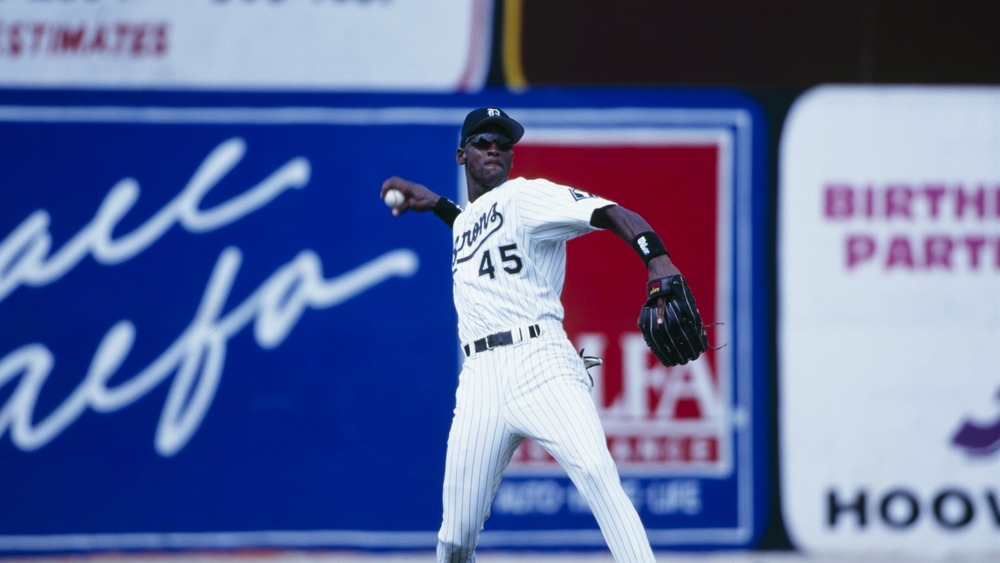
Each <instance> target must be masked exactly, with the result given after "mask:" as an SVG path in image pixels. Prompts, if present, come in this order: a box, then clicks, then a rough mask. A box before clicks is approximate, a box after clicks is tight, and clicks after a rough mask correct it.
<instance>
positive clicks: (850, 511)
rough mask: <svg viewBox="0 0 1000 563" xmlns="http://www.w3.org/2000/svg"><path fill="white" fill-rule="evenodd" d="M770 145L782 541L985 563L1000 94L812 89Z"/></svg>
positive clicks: (992, 549) (995, 493)
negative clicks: (774, 159)
mask: <svg viewBox="0 0 1000 563" xmlns="http://www.w3.org/2000/svg"><path fill="white" fill-rule="evenodd" d="M780 151H781V152H780V196H779V199H780V202H781V203H780V209H779V215H780V217H779V235H778V238H779V274H778V277H779V284H780V285H779V293H778V294H779V306H778V309H779V326H778V330H779V336H778V350H779V370H780V376H779V377H780V380H779V390H780V391H779V392H780V409H781V410H780V421H779V425H780V439H781V446H780V451H781V471H782V473H781V475H782V483H781V486H782V502H783V514H784V519H785V523H786V526H787V528H788V530H789V534H790V537H791V539H792V542H793V543H794V544H795V545H796V546H797V547H798V548H800V549H803V550H806V551H817V552H837V553H856V552H873V551H884V552H889V551H891V552H893V553H906V552H913V553H919V554H930V553H937V554H945V553H948V554H955V553H959V554H961V553H975V554H983V553H985V554H987V555H988V556H991V557H992V556H993V555H994V554H995V555H996V556H998V557H1000V88H932V87H833V86H828V87H820V88H817V89H814V90H811V91H810V92H807V93H806V94H805V95H803V97H802V98H800V99H799V100H798V101H797V102H796V103H795V104H794V106H793V107H792V110H791V111H790V113H789V116H788V120H787V123H786V126H785V129H784V132H783V135H782V139H781V148H780Z"/></svg>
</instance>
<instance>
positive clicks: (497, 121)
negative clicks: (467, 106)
mask: <svg viewBox="0 0 1000 563" xmlns="http://www.w3.org/2000/svg"><path fill="white" fill-rule="evenodd" d="M490 125H496V126H498V127H500V128H501V129H503V130H504V131H506V132H507V135H508V136H509V137H510V140H511V142H512V143H516V142H518V141H520V140H521V136H522V135H524V127H522V126H521V124H520V123H518V122H516V121H514V120H513V119H511V118H510V116H508V115H507V114H506V113H504V111H503V110H502V109H500V108H478V109H474V110H472V111H470V112H469V115H467V116H465V123H463V124H462V144H461V145H460V146H463V147H464V146H465V143H466V142H468V140H469V137H471V136H473V135H475V134H476V133H481V132H483V131H484V130H485V129H486V128H487V127H489V126H490Z"/></svg>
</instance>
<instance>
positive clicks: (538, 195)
mask: <svg viewBox="0 0 1000 563" xmlns="http://www.w3.org/2000/svg"><path fill="white" fill-rule="evenodd" d="M515 182H516V184H515V185H516V189H517V190H518V201H517V206H518V214H519V216H520V220H521V225H522V227H523V228H524V229H525V230H527V231H528V232H529V233H530V234H531V236H532V238H534V239H536V240H570V239H572V238H576V237H578V236H580V235H583V234H586V233H589V232H591V231H595V230H597V227H594V226H593V225H591V224H590V218H591V216H592V215H593V213H594V210H596V209H600V208H602V207H607V206H609V205H615V202H614V201H611V200H609V199H605V198H603V197H600V196H597V195H594V194H591V193H588V192H585V191H583V190H579V189H576V188H572V187H569V186H563V185H560V184H556V183H554V182H550V181H549V180H543V179H537V180H525V179H523V178H518V179H517V180H515Z"/></svg>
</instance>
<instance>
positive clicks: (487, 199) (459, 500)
mask: <svg viewBox="0 0 1000 563" xmlns="http://www.w3.org/2000/svg"><path fill="white" fill-rule="evenodd" d="M523 134H524V128H523V127H522V126H521V125H520V124H519V123H518V122H516V121H514V120H513V119H511V118H510V117H509V116H508V115H507V114H506V113H505V112H503V111H502V110H500V109H499V108H479V109H475V110H473V111H472V112H470V113H469V114H468V116H467V118H466V119H465V122H464V124H463V126H462V131H461V146H460V147H459V148H458V151H457V153H456V161H457V162H458V164H459V165H460V166H464V167H465V178H466V182H467V189H468V196H469V203H468V205H467V207H466V208H465V209H464V210H462V209H460V208H459V207H458V206H457V205H455V204H454V203H452V202H451V201H449V200H448V199H446V198H443V197H441V196H439V195H438V194H436V193H434V192H433V191H431V190H430V189H428V188H427V187H425V186H423V185H420V184H416V183H413V182H409V181H406V180H404V179H402V178H396V177H394V178H390V179H388V180H386V181H385V182H384V183H383V185H382V192H381V193H382V197H383V198H385V197H386V195H387V194H388V193H389V192H390V191H391V190H398V191H399V192H401V193H402V194H403V200H402V202H401V203H399V204H397V205H396V206H395V207H394V209H393V214H394V215H400V214H402V213H404V212H406V211H409V210H413V211H433V212H434V214H435V215H437V216H438V217H440V218H441V219H442V220H443V221H445V223H447V224H449V225H451V226H452V229H453V248H452V273H453V277H454V299H455V307H456V309H457V311H458V334H459V340H460V343H461V347H462V353H463V354H464V355H465V360H464V362H463V365H462V371H461V374H460V376H459V383H458V390H457V393H456V404H455V411H454V418H453V420H452V426H451V431H450V434H449V437H448V451H447V459H446V463H445V476H444V492H443V501H444V507H443V518H442V523H441V529H440V531H439V533H438V544H437V558H438V561H475V553H474V552H475V549H476V543H477V542H478V539H479V534H480V532H481V530H482V528H483V524H484V523H485V521H486V519H487V518H488V517H489V512H490V504H491V503H492V501H493V496H494V494H495V493H496V491H497V488H498V487H499V485H500V480H501V477H502V474H503V472H504V470H505V469H506V467H507V464H508V463H509V462H510V459H511V457H512V455H513V454H514V451H515V449H516V448H517V447H518V445H519V444H520V443H521V442H522V441H523V440H524V439H525V438H530V439H532V440H534V441H535V442H537V443H538V444H539V445H540V446H542V447H543V448H545V450H546V451H547V452H548V453H549V454H551V455H552V456H553V457H554V458H555V459H556V460H557V461H558V462H559V463H560V465H561V466H562V467H563V468H564V469H565V471H566V472H567V473H568V475H569V477H570V479H571V480H572V481H573V483H574V485H575V486H576V487H577V489H578V490H579V492H580V494H581V495H582V496H583V498H584V499H585V500H586V502H587V504H588V506H589V507H590V509H591V511H592V512H593V514H594V516H595V517H596V519H597V522H598V524H599V525H600V528H601V532H602V534H603V535H604V539H605V541H606V542H607V544H608V547H609V548H610V550H611V553H612V554H613V555H614V557H615V560H617V561H621V562H624V561H628V562H640V561H655V559H654V557H653V551H652V549H651V548H650V544H649V540H648V538H647V537H646V532H645V530H644V528H643V525H642V522H641V521H640V519H639V515H638V513H637V512H636V509H635V507H634V506H633V505H632V503H631V502H630V501H629V498H628V496H626V494H625V491H624V490H623V488H622V486H621V480H620V478H619V476H618V471H617V468H616V467H615V465H614V461H613V460H612V458H611V455H610V453H609V452H608V448H607V441H606V438H605V435H604V430H603V428H602V427H601V423H600V420H599V418H598V415H597V410H596V406H595V404H594V401H593V399H592V398H591V395H590V387H591V384H592V382H591V379H590V378H589V376H588V374H587V372H586V368H585V365H584V359H583V358H581V356H580V355H579V354H577V353H576V351H575V350H574V348H573V345H572V343H571V342H570V341H569V339H568V337H567V336H566V333H565V331H564V329H563V326H562V320H563V307H562V304H561V302H560V293H561V292H562V288H563V281H564V277H565V267H566V241H567V240H569V239H572V238H575V237H577V236H580V235H583V234H586V233H589V232H592V231H595V230H598V229H608V230H610V231H612V232H614V233H615V234H617V235H618V236H619V237H621V238H622V239H623V240H624V241H626V242H627V243H629V244H630V245H632V247H633V249H634V250H635V251H636V252H637V253H638V254H639V256H640V257H641V258H642V259H643V260H644V261H646V263H647V267H648V270H649V279H650V280H662V279H663V278H666V277H667V276H672V275H679V273H680V272H679V271H678V269H677V268H676V266H674V264H673V263H672V262H671V261H670V257H669V255H668V254H667V252H666V250H665V249H664V247H663V244H662V242H661V241H660V239H659V238H658V237H657V236H656V234H655V233H654V232H653V230H652V228H651V227H650V226H649V224H648V223H647V222H646V221H645V220H644V219H643V218H642V217H640V216H639V215H638V214H636V213H634V212H632V211H629V210H627V209H624V208H622V207H620V206H618V205H616V204H615V203H614V202H612V201H610V200H607V199H604V198H602V197H598V196H596V195H592V194H589V193H586V192H583V191H581V190H577V189H574V188H571V187H568V186H562V185H559V184H555V183H553V182H550V181H548V180H544V179H532V180H529V179H524V178H514V179H509V174H510V172H511V165H512V163H513V159H514V152H513V150H512V149H513V146H514V145H515V143H517V142H518V140H520V139H521V136H522V135H523ZM392 195H393V196H395V197H397V198H398V197H399V195H398V194H392ZM652 310H656V306H655V305H653V307H652ZM658 315H659V319H660V323H661V324H662V319H663V305H662V303H661V304H660V306H659V310H658Z"/></svg>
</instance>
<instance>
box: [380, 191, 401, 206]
mask: <svg viewBox="0 0 1000 563" xmlns="http://www.w3.org/2000/svg"><path fill="white" fill-rule="evenodd" d="M383 199H384V201H385V204H386V205H388V206H389V207H399V206H400V205H402V204H403V200H404V199H405V197H404V196H403V192H401V191H399V190H389V191H387V192H385V197H384V198H383Z"/></svg>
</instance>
